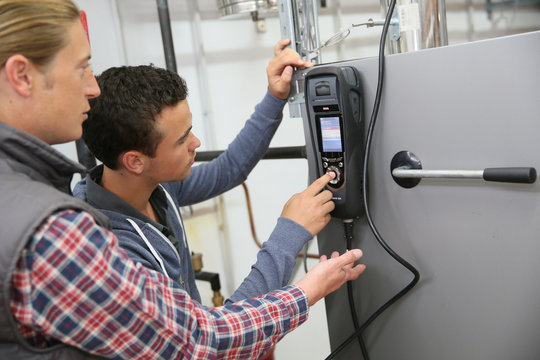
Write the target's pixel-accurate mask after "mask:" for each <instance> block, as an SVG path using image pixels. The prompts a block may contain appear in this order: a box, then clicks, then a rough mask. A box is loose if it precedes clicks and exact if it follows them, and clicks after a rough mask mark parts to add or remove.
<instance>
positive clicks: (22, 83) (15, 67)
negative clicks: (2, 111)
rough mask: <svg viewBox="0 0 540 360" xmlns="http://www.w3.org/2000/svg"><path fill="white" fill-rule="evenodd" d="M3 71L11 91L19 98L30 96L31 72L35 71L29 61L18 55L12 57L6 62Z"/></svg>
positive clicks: (32, 78)
mask: <svg viewBox="0 0 540 360" xmlns="http://www.w3.org/2000/svg"><path fill="white" fill-rule="evenodd" d="M4 69H5V72H6V77H7V80H8V82H9V83H10V84H11V86H12V87H13V89H14V90H15V91H16V92H17V93H18V94H19V95H21V96H24V97H28V96H30V95H31V93H32V85H33V84H32V82H33V80H34V77H33V71H34V70H35V69H36V68H35V66H34V65H33V64H32V63H31V62H30V60H28V58H27V57H25V56H23V55H20V54H16V55H13V56H11V57H10V58H9V59H8V60H7V61H6V65H5V66H4Z"/></svg>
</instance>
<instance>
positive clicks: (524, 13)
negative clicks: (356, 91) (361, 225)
mask: <svg viewBox="0 0 540 360" xmlns="http://www.w3.org/2000/svg"><path fill="white" fill-rule="evenodd" d="M188 1H191V0H184V1H180V0H169V6H170V16H171V21H172V31H173V38H174V46H175V52H176V60H177V65H178V72H179V74H180V75H181V76H182V77H184V78H185V79H186V81H187V84H188V87H189V89H190V96H189V102H190V106H191V111H192V113H193V126H194V132H195V133H196V134H197V135H198V136H199V137H200V138H201V140H202V146H201V150H217V149H224V148H225V147H226V146H227V144H228V143H229V142H230V141H231V140H232V139H233V138H234V136H235V135H236V134H237V132H238V131H239V130H240V129H241V127H242V126H243V123H244V121H245V120H246V119H247V118H248V117H249V115H250V113H251V112H252V110H253V107H254V106H255V104H256V103H257V102H258V101H259V100H260V99H261V98H262V96H263V94H264V92H265V91H266V74H265V67H266V65H267V62H268V60H269V59H270V58H271V56H272V47H273V45H274V43H275V42H276V41H277V40H278V39H279V37H280V32H279V20H278V18H277V17H276V18H270V19H267V32H266V33H257V32H256V30H255V25H254V23H253V22H252V21H251V20H250V19H245V20H227V21H223V20H219V16H218V11H217V6H216V1H214V0H201V1H197V3H198V6H199V8H200V13H199V14H200V19H201V21H200V23H199V24H198V25H199V30H200V40H201V41H200V42H199V43H197V46H202V49H203V58H197V57H196V56H195V49H196V47H195V46H194V43H193V37H194V33H193V31H192V30H193V26H194V24H193V22H192V21H191V20H192V19H193V18H192V17H190V15H189V7H188ZM75 2H76V3H77V4H78V5H79V7H80V8H81V9H83V10H85V11H86V12H87V17H88V23H89V30H90V40H91V44H92V52H93V57H92V61H91V62H92V65H93V69H94V71H95V73H96V74H99V73H100V72H101V71H103V70H104V69H106V68H108V67H110V66H118V65H124V64H126V65H138V64H149V63H153V64H155V65H156V66H162V67H165V61H164V55H163V47H162V42H161V33H160V28H159V21H158V15H157V6H156V2H155V1H152V0H116V1H115V0H76V1H75ZM327 3H328V8H327V9H321V10H320V16H319V25H320V34H321V40H325V39H327V38H329V37H330V36H331V35H332V34H333V33H334V32H336V31H338V30H339V29H340V28H341V27H347V26H349V25H351V24H352V23H357V22H362V21H365V20H367V19H368V18H370V17H372V18H381V14H380V10H379V9H380V7H379V3H378V1H377V0H372V1H367V0H360V1H354V0H341V1H337V0H334V1H331V0H329V1H328V2H327ZM483 5H484V2H482V1H480V0H475V1H472V2H470V1H467V0H463V1H457V0H450V1H447V20H448V34H449V42H450V44H456V43H461V42H466V41H470V40H478V39H484V38H489V37H493V36H499V35H504V34H507V33H515V32H524V31H530V30H534V29H539V28H540V11H539V8H538V6H536V7H535V6H529V7H515V8H510V9H505V10H503V11H496V12H495V13H494V15H493V19H494V21H489V20H488V19H487V16H486V13H485V10H484V9H483ZM338 9H339V11H338ZM340 13H341V16H339V14H340ZM195 25H196V24H195ZM379 34H380V29H377V28H373V29H359V28H355V29H353V31H352V33H351V35H350V36H349V38H347V39H346V40H345V41H344V42H343V44H342V46H340V47H335V48H330V49H328V50H327V51H326V52H324V53H323V61H324V62H331V61H336V60H345V59H354V58H362V57H369V56H375V55H376V54H377V47H378V41H379V39H378V37H379ZM200 64H205V65H206V66H205V67H204V69H203V71H204V73H205V74H206V76H207V79H208V81H207V83H206V84H204V83H201V82H200V81H199V78H198V73H197V65H200ZM203 119H204V121H203ZM206 124H211V126H207V125H206ZM303 144H304V136H303V130H302V122H301V120H300V119H291V118H289V116H288V110H287V109H286V110H285V119H284V121H283V123H282V125H281V126H280V128H279V130H278V132H277V134H276V136H275V138H274V140H273V141H272V144H271V146H293V145H303ZM60 149H61V150H62V151H64V152H65V153H66V154H68V155H69V156H71V157H73V158H75V157H76V155H75V151H74V146H73V144H66V145H62V146H60ZM247 184H248V186H249V188H250V195H251V201H252V206H253V212H254V216H255V226H256V229H257V234H258V237H259V239H260V240H261V241H264V240H265V239H266V238H267V237H268V236H269V234H270V232H271V231H272V229H273V227H274V225H275V221H276V219H277V217H278V216H279V215H280V213H281V208H282V206H283V204H284V203H285V202H286V200H287V199H288V198H289V197H290V196H291V195H292V194H293V193H295V192H299V191H301V190H302V189H303V188H304V187H305V186H306V185H307V162H306V161H305V160H268V161H263V162H261V163H260V164H259V165H257V167H256V168H255V170H254V171H253V172H252V173H251V174H250V176H249V178H248V181H247ZM222 204H223V206H222V209H224V211H218V210H217V209H219V203H218V202H217V201H207V202H205V203H203V204H200V205H198V206H195V207H194V208H193V211H194V215H193V216H192V217H191V218H190V220H188V221H187V229H188V238H189V242H190V246H191V248H192V250H194V251H198V252H202V253H203V254H204V259H203V260H204V264H205V270H207V271H217V272H219V273H220V275H221V281H222V292H223V295H224V296H228V295H230V294H231V292H232V291H233V290H234V289H235V288H236V286H238V284H239V283H240V282H241V280H242V279H243V277H244V276H245V275H246V274H247V273H248V271H249V269H250V265H251V264H252V263H253V261H254V259H255V256H256V253H257V247H256V246H255V244H254V242H253V240H252V238H251V234H250V227H249V222H248V218H247V210H246V203H245V200H244V195H243V191H242V189H241V188H237V189H233V190H231V191H230V192H228V193H227V194H225V195H224V196H223V197H222ZM183 210H184V213H185V214H186V216H188V213H189V212H188V209H183ZM316 249H317V247H316V244H315V243H314V241H312V244H311V246H310V252H311V253H314V252H316ZM314 263H315V260H311V259H310V260H308V267H312V266H313V265H314ZM302 273H303V269H302V270H299V271H298V273H297V274H296V275H295V277H294V279H292V281H293V282H294V281H295V279H297V278H298V277H299V276H301V275H302ZM199 287H200V289H201V293H202V295H203V302H204V303H205V304H207V305H209V304H210V298H211V295H210V291H209V285H207V284H204V283H202V284H199ZM329 352H330V347H329V341H328V335H327V326H326V315H325V312H324V306H323V304H322V303H321V304H318V305H316V306H315V307H314V308H313V309H312V310H311V316H310V319H309V320H308V323H307V325H305V326H302V327H301V328H299V329H298V330H297V331H295V332H293V333H292V334H290V335H288V336H287V337H286V338H285V339H284V340H283V341H282V342H280V343H279V344H278V346H277V348H276V359H290V358H314V359H320V358H324V357H325V356H326V355H328V354H329Z"/></svg>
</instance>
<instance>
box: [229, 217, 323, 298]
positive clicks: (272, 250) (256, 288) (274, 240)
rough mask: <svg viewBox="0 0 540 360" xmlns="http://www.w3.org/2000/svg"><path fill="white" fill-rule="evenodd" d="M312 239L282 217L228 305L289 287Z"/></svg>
mask: <svg viewBox="0 0 540 360" xmlns="http://www.w3.org/2000/svg"><path fill="white" fill-rule="evenodd" d="M312 237H313V236H312V235H311V233H310V232H309V231H308V230H306V229H305V228H304V227H303V226H301V225H300V224H298V223H296V222H295V221H293V220H290V219H288V218H285V217H280V218H279V219H278V222H277V225H276V227H275V228H274V231H273V232H272V234H270V237H269V239H268V241H266V242H265V243H264V244H263V247H262V249H261V250H260V251H259V253H258V254H257V262H256V263H255V264H254V265H253V266H252V267H251V271H250V273H249V274H248V276H247V277H246V278H245V279H244V281H243V282H242V284H240V286H239V287H238V289H237V290H236V291H235V292H234V294H232V295H231V297H230V298H229V299H227V301H226V303H231V302H236V301H240V300H243V299H248V298H252V297H257V296H260V295H263V294H266V293H267V292H269V291H272V290H275V289H279V288H281V287H283V286H285V285H287V282H288V281H289V278H290V277H291V273H292V270H293V268H294V265H295V263H296V256H297V255H298V253H299V252H300V250H301V249H302V246H303V245H304V244H305V243H306V242H307V241H308V240H310V239H311V238H312Z"/></svg>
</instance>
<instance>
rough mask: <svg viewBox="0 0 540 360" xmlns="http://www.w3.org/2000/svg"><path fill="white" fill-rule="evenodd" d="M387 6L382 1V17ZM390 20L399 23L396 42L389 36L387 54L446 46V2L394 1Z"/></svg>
mask: <svg viewBox="0 0 540 360" xmlns="http://www.w3.org/2000/svg"><path fill="white" fill-rule="evenodd" d="M389 2H390V1H389V0H381V7H382V10H383V12H384V13H385V14H386V12H387V10H388V3H389ZM393 18H394V19H396V20H398V22H399V32H398V34H397V35H398V36H397V39H394V38H392V37H391V35H389V39H388V41H387V50H388V52H389V53H390V54H396V53H404V52H411V51H417V50H421V49H428V48H433V47H439V46H445V45H448V35H447V30H446V4H445V0H397V2H396V7H395V10H394V17H393ZM390 32H391V30H390Z"/></svg>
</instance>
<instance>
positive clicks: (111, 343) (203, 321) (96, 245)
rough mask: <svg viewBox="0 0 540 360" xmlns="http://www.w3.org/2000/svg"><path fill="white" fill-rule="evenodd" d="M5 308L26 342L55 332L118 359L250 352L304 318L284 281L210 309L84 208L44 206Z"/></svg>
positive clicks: (298, 297) (300, 297)
mask: <svg viewBox="0 0 540 360" xmlns="http://www.w3.org/2000/svg"><path fill="white" fill-rule="evenodd" d="M12 285H13V289H12V293H11V310H12V312H13V314H14V316H15V318H16V319H17V320H18V322H19V331H20V332H21V334H22V335H23V336H24V338H25V339H27V340H28V341H29V342H30V343H31V344H33V345H34V346H38V347H47V346H50V345H51V344H54V343H57V342H58V341H60V342H63V343H65V344H69V345H72V346H75V347H77V348H80V349H84V350H86V351H88V352H91V353H93V354H98V355H101V356H105V357H110V358H116V359H156V358H164V359H179V358H196V359H214V358H228V359H232V358H234V359H240V358H242V359H253V358H257V357H258V356H259V355H260V354H262V353H264V352H265V351H266V350H268V349H270V348H271V347H272V346H273V345H275V343H276V342H277V341H279V339H281V338H282V337H283V336H284V335H285V334H286V333H287V332H289V331H291V330H293V329H295V328H296V327H297V326H299V325H300V324H302V323H303V322H304V321H305V320H306V318H307V312H308V307H307V298H306V296H305V294H304V293H303V292H302V290H300V289H299V288H298V287H294V286H288V287H285V288H283V289H280V290H275V291H272V292H270V293H268V294H267V295H265V296H261V297H258V298H255V299H249V300H244V301H242V302H238V303H235V304H231V305H226V306H224V307H220V308H213V309H208V308H205V307H203V306H202V305H200V304H199V303H197V302H195V301H193V300H191V298H190V297H189V295H188V294H187V293H186V292H185V291H184V290H182V289H181V288H180V287H179V286H178V285H177V284H176V283H175V282H174V281H171V280H170V279H168V278H167V277H166V276H164V275H162V274H160V273H157V272H153V271H150V270H148V269H146V268H144V267H142V266H141V265H139V264H135V263H134V262H132V261H131V260H130V259H129V258H128V257H127V256H126V254H125V253H124V252H123V251H122V250H121V249H119V247H118V244H117V240H116V237H115V236H114V235H113V234H112V233H111V232H110V231H108V230H106V229H104V228H102V227H100V226H98V225H96V223H95V222H94V220H93V218H92V217H91V215H89V214H88V213H85V212H77V211H73V210H67V211H62V212H59V213H57V214H55V215H53V216H50V217H49V218H48V219H47V220H46V221H45V222H44V223H43V224H42V225H41V227H40V228H39V229H38V230H37V232H36V233H35V234H34V236H33V238H32V239H31V241H30V242H29V243H28V244H27V246H26V247H25V249H24V250H23V252H22V253H21V256H20V259H19V261H18V263H17V267H16V269H15V272H14V274H13V278H12Z"/></svg>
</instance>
